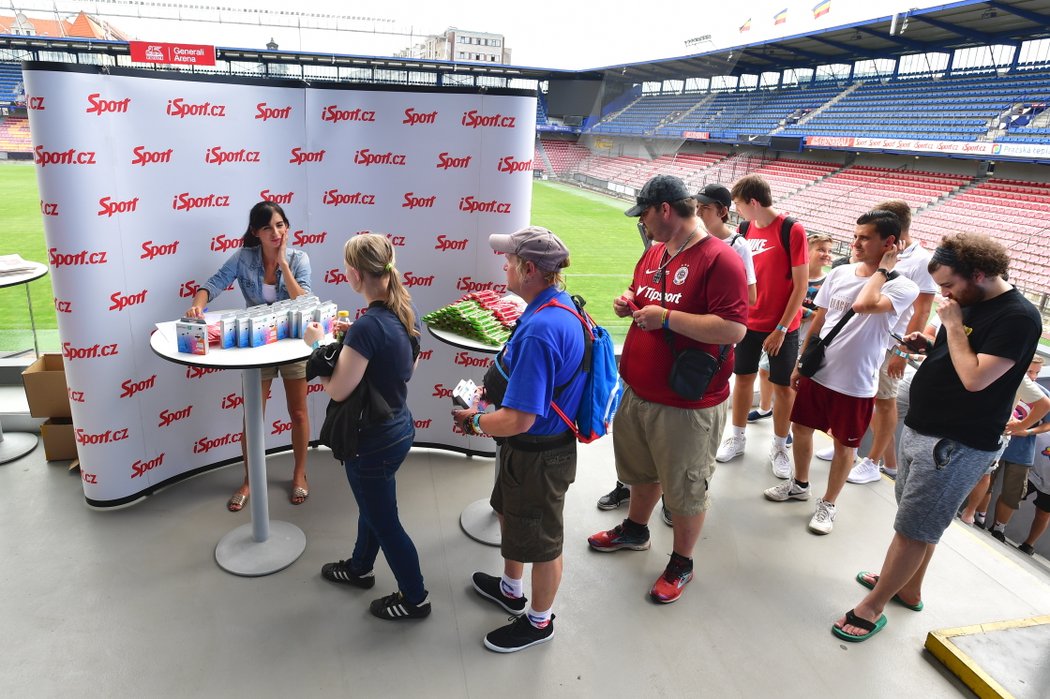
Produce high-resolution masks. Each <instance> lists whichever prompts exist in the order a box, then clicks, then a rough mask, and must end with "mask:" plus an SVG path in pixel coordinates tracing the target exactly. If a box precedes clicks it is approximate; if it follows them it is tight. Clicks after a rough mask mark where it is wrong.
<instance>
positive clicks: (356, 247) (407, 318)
mask: <svg viewBox="0 0 1050 699" xmlns="http://www.w3.org/2000/svg"><path fill="white" fill-rule="evenodd" d="M343 257H344V259H345V260H346V264H348V265H349V266H351V267H353V268H354V269H356V270H357V271H359V272H361V273H362V274H364V275H367V276H368V277H370V278H371V280H374V281H375V282H378V283H380V284H381V283H382V279H383V278H384V277H386V281H387V283H386V298H385V299H383V300H384V302H385V303H386V305H387V307H388V308H390V310H391V311H392V312H393V313H394V315H396V316H397V319H398V320H399V321H401V324H402V325H404V326H405V331H406V332H408V334H409V337H418V336H419V331H418V330H416V314H415V313H414V312H413V311H412V297H411V296H410V295H409V293H408V289H406V288H405V285H404V284H402V283H401V275H400V273H399V272H398V271H397V267H396V266H395V265H394V246H393V245H391V244H390V241H389V240H388V239H387V238H386V236H383V235H377V234H375V233H362V234H360V235H355V236H354V237H353V238H351V239H350V240H348V241H346V246H345V247H344V248H343Z"/></svg>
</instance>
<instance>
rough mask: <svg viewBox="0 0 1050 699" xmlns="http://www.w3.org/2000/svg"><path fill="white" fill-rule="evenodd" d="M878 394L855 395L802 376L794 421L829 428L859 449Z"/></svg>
mask: <svg viewBox="0 0 1050 699" xmlns="http://www.w3.org/2000/svg"><path fill="white" fill-rule="evenodd" d="M874 410H875V397H874V396H872V397H871V398H855V397H853V396H847V395H846V394H844V393H839V392H838V391H832V390H831V389H830V388H828V387H827V386H822V385H821V384H819V383H817V382H816V381H813V380H812V379H809V378H806V377H805V376H800V377H799V380H798V393H797V394H796V395H795V405H794V407H792V408H791V421H792V422H797V423H798V424H800V425H805V426H806V427H812V428H813V429H815V430H823V431H824V432H827V433H828V434H830V435H831V436H832V437H834V438H835V440H836V441H838V442H840V443H842V444H844V445H846V446H847V447H853V448H854V449H856V448H857V447H858V446H860V440H861V438H863V437H864V433H865V432H867V431H868V424H869V423H870V422H871V414H872V412H873V411H874Z"/></svg>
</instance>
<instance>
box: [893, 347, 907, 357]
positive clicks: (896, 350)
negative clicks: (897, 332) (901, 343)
mask: <svg viewBox="0 0 1050 699" xmlns="http://www.w3.org/2000/svg"><path fill="white" fill-rule="evenodd" d="M890 352H893V353H894V354H895V355H897V356H898V357H904V358H905V359H907V358H908V353H907V352H901V351H900V348H899V347H893V348H891V349H890Z"/></svg>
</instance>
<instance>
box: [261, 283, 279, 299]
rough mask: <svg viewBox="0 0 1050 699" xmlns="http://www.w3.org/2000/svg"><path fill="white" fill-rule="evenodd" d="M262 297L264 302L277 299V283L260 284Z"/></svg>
mask: <svg viewBox="0 0 1050 699" xmlns="http://www.w3.org/2000/svg"><path fill="white" fill-rule="evenodd" d="M262 297H263V301H265V302H266V303H273V302H274V301H276V300H277V285H276V284H263V285H262Z"/></svg>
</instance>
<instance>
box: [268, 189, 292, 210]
mask: <svg viewBox="0 0 1050 699" xmlns="http://www.w3.org/2000/svg"><path fill="white" fill-rule="evenodd" d="M293 197H295V192H285V193H283V194H277V193H276V192H271V191H270V190H268V189H264V190H262V191H261V192H259V198H260V199H262V200H263V201H272V202H273V203H274V204H281V205H282V206H283V205H285V204H291V203H292V198H293Z"/></svg>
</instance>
